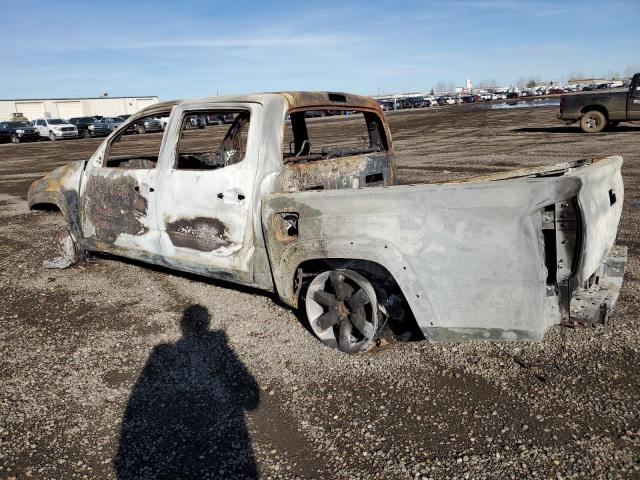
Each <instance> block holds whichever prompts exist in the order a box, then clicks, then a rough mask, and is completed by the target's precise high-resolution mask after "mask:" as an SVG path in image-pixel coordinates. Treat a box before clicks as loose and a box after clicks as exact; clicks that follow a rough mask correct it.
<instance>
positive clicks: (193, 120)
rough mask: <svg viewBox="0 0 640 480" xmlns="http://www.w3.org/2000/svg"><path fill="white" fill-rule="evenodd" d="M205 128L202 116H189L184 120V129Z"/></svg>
mask: <svg viewBox="0 0 640 480" xmlns="http://www.w3.org/2000/svg"><path fill="white" fill-rule="evenodd" d="M205 126H206V121H205V119H204V117H203V116H202V115H189V116H187V118H185V124H184V128H187V129H191V128H204V127H205ZM163 129H164V127H163Z"/></svg>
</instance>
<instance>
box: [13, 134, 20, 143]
mask: <svg viewBox="0 0 640 480" xmlns="http://www.w3.org/2000/svg"><path fill="white" fill-rule="evenodd" d="M11 143H19V140H18V137H16V136H15V135H11Z"/></svg>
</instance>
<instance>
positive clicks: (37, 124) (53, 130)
mask: <svg viewBox="0 0 640 480" xmlns="http://www.w3.org/2000/svg"><path fill="white" fill-rule="evenodd" d="M31 126H32V127H33V128H35V129H36V131H37V132H38V134H39V135H40V136H41V137H44V138H48V139H49V140H51V141H52V142H54V141H56V140H61V139H69V138H78V129H77V128H76V126H75V125H72V124H70V123H69V122H67V121H66V120H62V119H61V118H37V119H35V120H32V121H31Z"/></svg>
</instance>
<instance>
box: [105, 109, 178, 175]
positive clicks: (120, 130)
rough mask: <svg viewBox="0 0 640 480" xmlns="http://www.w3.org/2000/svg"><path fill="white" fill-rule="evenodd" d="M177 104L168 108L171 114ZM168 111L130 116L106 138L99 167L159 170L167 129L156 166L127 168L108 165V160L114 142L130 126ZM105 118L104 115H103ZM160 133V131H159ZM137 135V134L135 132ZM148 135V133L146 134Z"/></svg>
mask: <svg viewBox="0 0 640 480" xmlns="http://www.w3.org/2000/svg"><path fill="white" fill-rule="evenodd" d="M174 106H175V105H171V106H170V107H169V110H168V114H169V115H171V111H172V110H173V107H174ZM165 112H167V110H160V112H159V113H149V114H147V115H141V116H139V117H136V116H133V115H132V116H131V117H129V118H128V119H127V120H126V121H125V122H124V123H123V124H122V125H121V126H120V128H118V129H117V130H114V132H113V133H112V134H111V135H110V136H108V137H107V140H106V144H105V147H104V150H103V152H102V158H101V160H100V162H99V164H98V167H99V168H113V169H116V170H125V171H131V170H144V171H149V170H157V169H158V166H159V164H160V159H161V157H162V145H163V144H164V142H165V141H166V137H167V133H168V130H167V129H165V130H163V131H162V138H161V139H160V146H159V148H158V159H157V161H156V166H155V167H154V168H127V167H114V166H109V165H107V162H108V161H109V151H110V150H111V147H112V146H113V144H114V143H117V141H119V139H120V138H122V137H123V136H124V135H125V134H126V132H127V130H128V129H129V127H130V126H132V125H133V124H135V123H137V122H139V121H140V120H143V119H145V118H149V117H151V118H155V117H158V116H159V115H161V114H163V113H165ZM103 118H104V117H103ZM158 133H159V132H158ZM134 135H137V134H134ZM145 135H146V134H145Z"/></svg>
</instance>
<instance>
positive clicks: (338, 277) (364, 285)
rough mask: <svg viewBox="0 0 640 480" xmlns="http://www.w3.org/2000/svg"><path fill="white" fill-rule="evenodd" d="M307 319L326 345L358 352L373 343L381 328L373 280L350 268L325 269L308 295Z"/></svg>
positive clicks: (347, 351) (313, 283)
mask: <svg viewBox="0 0 640 480" xmlns="http://www.w3.org/2000/svg"><path fill="white" fill-rule="evenodd" d="M305 300H306V308H307V318H308V319H309V324H310V325H311V328H312V329H313V331H314V333H315V334H316V335H317V337H318V338H319V339H320V341H322V342H323V343H324V344H325V345H327V346H329V347H331V348H337V349H339V350H341V351H343V352H345V353H357V352H361V351H363V350H366V349H367V348H369V347H370V346H371V345H372V342H373V340H374V338H375V335H376V333H377V331H378V313H377V310H378V306H377V302H376V295H375V292H374V290H373V287H372V286H371V283H370V282H369V281H368V280H367V279H366V278H364V277H363V276H361V275H359V274H357V273H355V272H352V271H349V270H332V271H330V272H324V273H321V274H320V275H318V276H317V277H316V278H314V279H313V281H312V282H311V284H310V285H309V289H308V290H307V295H306V299H305Z"/></svg>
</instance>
